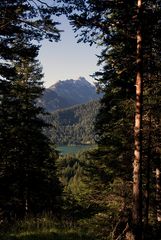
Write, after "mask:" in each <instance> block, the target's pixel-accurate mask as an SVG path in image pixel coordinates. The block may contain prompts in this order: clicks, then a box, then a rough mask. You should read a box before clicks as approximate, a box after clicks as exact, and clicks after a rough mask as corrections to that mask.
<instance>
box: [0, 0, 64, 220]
mask: <svg viewBox="0 0 161 240" xmlns="http://www.w3.org/2000/svg"><path fill="white" fill-rule="evenodd" d="M0 9H1V13H2V14H1V19H2V21H1V24H0V35H1V42H0V49H1V59H2V61H1V64H0V69H1V78H0V87H1V88H0V89H1V92H0V97H1V99H0V110H1V112H0V114H1V119H0V121H1V122H0V123H1V131H0V153H1V154H0V155H1V159H0V185H1V190H2V195H1V200H0V204H1V206H0V209H1V212H2V214H3V216H4V217H5V216H6V217H7V218H8V219H11V218H14V217H15V216H17V217H23V216H24V215H25V214H27V213H29V212H33V213H40V212H42V211H45V210H53V209H54V208H55V207H56V198H57V195H59V194H60V189H59V183H58V180H57V178H56V176H55V170H56V169H55V163H54V160H55V158H56V152H55V150H54V149H53V147H52V146H50V145H51V143H50V141H49V139H48V138H47V137H46V136H45V135H44V133H43V129H44V127H47V124H46V123H45V122H44V120H43V119H42V116H43V114H44V111H43V109H41V108H39V107H37V105H36V101H37V98H38V97H39V96H40V95H41V94H42V91H43V85H42V84H43V82H42V80H41V78H42V76H43V75H42V72H41V67H40V65H39V62H38V61H37V60H36V57H37V55H38V50H39V47H38V46H36V45H34V44H33V42H32V41H33V40H36V41H40V40H42V39H43V38H48V39H49V40H56V41H57V40H58V39H59V31H58V29H57V28H56V27H55V26H56V23H55V22H54V21H53V20H52V14H55V13H56V12H57V8H55V7H53V8H51V7H49V6H48V5H47V4H46V3H43V2H40V1H36V2H33V1H16V2H13V1H10V0H7V1H1V3H0ZM11 13H12V14H11ZM50 192H51V193H50ZM49 193H50V194H49Z"/></svg>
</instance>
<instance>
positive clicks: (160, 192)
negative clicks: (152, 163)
mask: <svg viewBox="0 0 161 240" xmlns="http://www.w3.org/2000/svg"><path fill="white" fill-rule="evenodd" d="M155 174H156V208H157V209H156V213H157V222H158V223H159V224H161V173H160V170H159V168H156V172H155Z"/></svg>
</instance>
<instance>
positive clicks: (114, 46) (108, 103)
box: [63, 0, 161, 239]
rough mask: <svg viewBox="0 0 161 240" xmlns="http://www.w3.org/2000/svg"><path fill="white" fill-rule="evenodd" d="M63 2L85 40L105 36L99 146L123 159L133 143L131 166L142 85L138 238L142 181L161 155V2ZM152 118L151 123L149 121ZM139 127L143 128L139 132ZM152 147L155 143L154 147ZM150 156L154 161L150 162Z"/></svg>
mask: <svg viewBox="0 0 161 240" xmlns="http://www.w3.org/2000/svg"><path fill="white" fill-rule="evenodd" d="M63 2H67V6H68V8H67V11H68V13H67V15H68V16H69V19H70V20H71V23H72V24H73V25H74V27H75V30H79V32H78V33H79V34H78V35H79V36H80V41H84V42H90V43H91V44H92V43H94V42H100V41H102V45H103V47H104V51H103V52H102V53H101V57H100V63H101V64H103V65H104V67H103V71H100V72H99V73H97V74H96V75H95V77H96V78H97V79H98V83H99V88H100V89H101V90H102V91H103V92H104V97H103V99H102V101H101V104H102V109H101V110H100V113H99V115H98V117H97V121H96V133H97V135H96V139H97V142H98V143H99V145H101V144H103V145H106V148H107V149H109V151H108V155H109V154H110V153H112V156H111V157H113V159H116V160H117V161H118V160H119V156H120V155H121V153H122V155H124V153H125V146H127V154H125V155H124V157H123V158H122V159H124V160H125V159H126V160H128V161H127V162H126V164H127V165H128V166H129V164H130V158H131V159H132V158H133V154H132V149H133V147H132V144H131V143H132V141H133V140H132V139H131V138H130V137H132V136H133V135H134V133H133V130H132V128H133V125H134V119H133V116H134V111H135V110H134V102H135V85H137V86H136V87H137V94H136V95H137V96H136V98H137V99H136V100H137V101H138V102H137V106H138V104H139V112H138V109H136V110H137V111H136V118H137V119H138V116H139V118H140V120H141V122H142V124H141V125H140V123H141V122H140V123H139V121H138V123H139V125H138V126H135V127H137V129H136V128H135V146H136V145H137V154H139V156H140V157H141V155H142V158H143V164H141V162H142V161H141V159H140V160H139V162H138V161H137V165H138V166H139V171H137V172H136V171H134V172H135V174H136V175H137V180H138V183H137V186H138V190H137V191H139V192H138V194H137V198H135V199H134V208H133V224H134V226H133V227H134V232H135V237H136V239H137V238H139V236H137V232H138V231H135V226H136V229H139V225H140V223H141V222H142V207H143V205H144V199H143V202H141V194H143V195H144V192H143V189H144V185H145V182H143V184H141V177H143V180H144V181H145V178H147V179H146V182H148V181H150V179H149V177H150V176H152V172H153V168H154V167H155V164H154V163H155V161H156V159H157V161H156V162H157V164H159V165H160V150H159V149H160V130H159V126H160V120H159V119H160V114H159V111H160V110H159V109H160V98H159V96H160V90H159V89H160V80H159V79H160V70H159V69H160V67H159V65H160V60H159V57H160V46H161V44H160V38H159V34H160V27H159V22H160V1H157V2H156V1H153V0H150V1H146V2H143V7H142V9H141V10H139V11H138V6H137V2H136V1H119V0H117V1H98V0H93V1H88V0H87V1H79V2H78V3H77V4H74V2H73V1H65V0H64V1H63ZM138 4H141V1H138ZM70 7H71V8H72V7H73V8H74V7H76V8H77V10H78V12H77V13H75V12H74V13H73V12H70V11H71V8H70ZM140 13H141V14H140ZM140 27H141V29H140ZM140 31H141V32H140ZM140 37H141V38H142V39H140ZM137 38H138V40H139V41H138V45H137ZM140 40H141V41H140ZM141 45H142V46H141ZM136 50H137V52H136ZM140 50H141V51H140ZM137 54H138V55H137ZM136 61H137V62H136ZM141 65H142V66H141ZM136 73H137V76H138V78H137V79H139V78H140V79H141V85H143V84H144V90H143V92H142V86H139V85H140V84H139V85H138V82H137V84H136V83H135V75H136ZM140 87H141V95H143V105H142V96H141V95H140V96H138V91H140V90H139V88H140ZM139 94H140V93H139ZM139 101H141V105H140V102H139ZM126 106H128V107H127V108H126ZM147 116H148V118H147ZM148 119H149V120H148ZM150 119H151V120H150ZM150 122H151V125H152V126H151V127H150V125H149V126H148V124H150ZM120 123H122V125H120ZM120 126H121V127H120ZM136 130H138V132H137V133H136ZM141 135H142V136H141ZM141 138H142V140H141ZM154 139H155V140H154ZM140 140H141V141H140ZM154 142H155V143H154ZM115 143H117V144H115ZM124 143H125V145H124ZM129 143H130V144H129ZM138 143H139V145H138ZM116 145H118V146H119V147H117V146H116ZM147 146H149V147H148V151H147ZM112 147H113V148H112ZM138 147H139V148H138ZM130 148H131V150H130ZM135 153H136V152H135ZM150 157H151V159H150V161H149V160H148V161H147V162H146V160H147V159H148V158H150ZM135 160H136V158H135ZM122 162H123V161H122ZM134 163H136V161H135V162H134ZM121 164H122V163H121ZM149 164H150V165H149ZM135 166H136V164H135ZM149 167H150V172H151V175H149V174H147V176H146V177H145V174H146V171H145V170H146V169H148V171H149ZM141 171H142V174H141ZM136 175H135V177H136ZM141 175H142V176H141ZM134 180H136V178H135V179H134ZM151 182H152V181H151ZM134 185H135V184H134ZM135 186H136V185H135ZM147 186H148V185H147ZM150 187H151V186H150ZM148 188H149V187H148ZM147 191H148V192H149V190H147ZM153 192H154V190H153ZM135 193H136V189H134V195H135ZM143 197H144V196H143ZM142 204H143V205H142ZM147 209H148V208H147ZM147 211H148V210H147ZM136 213H137V214H136ZM146 214H148V213H146ZM136 219H137V220H136ZM136 221H139V223H138V222H137V223H136ZM140 230H141V229H140ZM141 231H142V230H141ZM141 231H140V233H139V234H140V236H141Z"/></svg>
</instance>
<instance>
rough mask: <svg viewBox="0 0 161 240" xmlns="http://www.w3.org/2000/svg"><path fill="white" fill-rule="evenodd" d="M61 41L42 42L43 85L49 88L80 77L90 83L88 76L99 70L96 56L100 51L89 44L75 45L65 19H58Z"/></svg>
mask: <svg viewBox="0 0 161 240" xmlns="http://www.w3.org/2000/svg"><path fill="white" fill-rule="evenodd" d="M60 20H61V22H62V24H61V25H59V29H62V30H64V32H62V33H61V41H59V42H58V43H55V42H52V43H51V42H48V41H46V40H45V41H44V42H43V44H42V47H41V49H40V54H39V60H40V62H41V64H42V66H43V73H44V79H43V80H44V85H45V87H49V86H51V85H52V84H54V83H55V82H57V81H58V80H65V79H71V78H72V79H77V78H78V77H80V76H82V77H85V78H86V79H87V80H89V81H92V78H91V77H90V76H89V75H91V74H93V73H94V72H95V71H96V70H98V69H99V67H98V66H97V56H96V54H99V52H100V49H99V48H96V46H91V47H90V46H89V44H84V43H77V39H75V37H74V35H75V34H74V32H73V30H72V27H71V26H70V25H69V23H68V20H67V19H65V17H61V18H60Z"/></svg>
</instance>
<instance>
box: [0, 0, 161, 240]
mask: <svg viewBox="0 0 161 240" xmlns="http://www.w3.org/2000/svg"><path fill="white" fill-rule="evenodd" d="M0 11H1V16H0V19H1V21H0V50H1V51H0V56H1V61H0V190H1V191H0V238H1V239H2V240H10V239H11V240H12V239H14V240H18V239H19V240H32V239H34V240H38V239H39V240H41V239H42V240H51V239H56V240H59V239H64V240H65V239H68V240H70V239H71V240H74V239H78V240H79V239H80V240H81V239H93V240H95V239H100V240H101V239H102V240H103V239H108V240H121V239H125V240H141V239H145V240H148V239H149V240H150V239H153V240H160V239H161V172H160V171H161V98H160V96H161V61H160V53H161V41H160V36H161V27H160V23H161V1H160V0H157V1H156V0H155V1H154V0H147V1H145V0H132V1H126V0H111V1H102V0H78V1H73V0H53V1H43V0H41V1H40V0H17V1H12V0H1V2H0ZM61 15H66V17H67V18H68V20H69V21H70V24H71V25H72V27H73V30H74V31H75V32H77V33H76V34H77V39H78V42H84V43H88V44H97V45H101V47H102V52H101V54H100V56H98V64H99V65H100V71H99V72H96V73H93V77H94V78H95V79H96V80H97V88H98V91H100V92H102V94H103V96H102V98H101V100H100V103H99V104H100V106H99V110H98V112H97V111H96V110H97V107H98V105H97V103H96V102H95V103H89V108H92V111H90V114H89V111H88V108H87V105H84V106H83V108H82V106H78V107H77V108H74V111H73V108H70V109H67V110H65V111H59V112H56V113H54V115H53V116H52V115H49V113H47V112H46V111H45V110H44V109H43V108H42V107H40V106H37V99H38V98H40V97H41V96H42V94H43V91H44V87H43V81H42V77H43V74H42V67H41V65H40V63H39V61H38V60H37V57H38V54H39V49H40V45H41V41H42V40H44V39H48V40H49V41H59V40H60V34H61V31H60V30H59V24H58V21H56V20H55V21H54V18H55V19H58V18H59V16H61ZM93 104H94V105H93ZM95 104H96V105H95ZM87 111H88V114H89V115H88V116H89V117H87V119H86V120H85V118H84V117H83V115H85V114H86V112H87ZM67 112H68V113H70V114H71V117H70V118H68V119H65V116H66V114H67ZM64 115H65V116H64ZM68 116H69V115H68ZM54 117H55V118H56V121H58V122H57V123H54V125H55V126H54V130H53V129H52V128H53V127H52V124H51V122H50V121H46V119H49V120H51V119H53V118H54ZM78 117H79V119H80V124H84V125H87V128H85V129H86V130H85V131H87V134H89V132H88V131H89V127H90V125H88V124H89V122H88V121H90V122H91V118H95V119H93V121H92V122H94V129H93V134H94V139H93V140H94V141H95V144H96V148H95V149H92V150H89V151H85V152H84V153H80V154H77V155H66V156H59V154H58V152H57V151H56V150H55V145H56V144H57V142H56V141H59V140H58V137H56V136H57V134H58V133H56V131H59V132H61V131H63V134H65V135H66V134H67V135H68V137H69V136H70V138H71V139H72V138H75V137H72V136H71V135H70V134H71V132H70V131H68V130H67V128H68V127H69V126H70V125H71V124H75V127H77V124H76V120H77V118H78ZM84 120H85V121H84ZM63 121H67V122H66V123H67V125H66V128H64V124H66V123H64V122H63ZM67 126H68V127H67ZM80 129H81V127H80ZM80 129H79V131H80ZM50 131H51V132H52V134H55V135H54V136H53V137H52V138H49V137H48V135H47V134H46V132H50ZM54 132H55V133H54ZM79 134H80V133H79ZM65 135H59V136H61V138H62V137H63V138H64V141H67V140H66V136H65ZM82 136H83V135H82ZM53 139H54V141H55V142H54V141H53ZM83 141H86V140H83Z"/></svg>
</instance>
